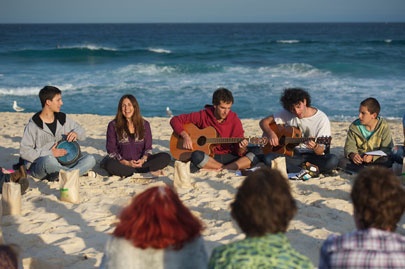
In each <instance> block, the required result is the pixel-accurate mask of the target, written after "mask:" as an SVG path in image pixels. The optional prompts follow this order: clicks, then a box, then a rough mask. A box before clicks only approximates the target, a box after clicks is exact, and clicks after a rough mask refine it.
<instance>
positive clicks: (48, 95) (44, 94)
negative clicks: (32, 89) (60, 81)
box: [39, 86, 62, 107]
mask: <svg viewBox="0 0 405 269" xmlns="http://www.w3.org/2000/svg"><path fill="white" fill-rule="evenodd" d="M58 94H62V91H61V90H59V89H58V88H56V87H54V86H45V87H43V88H42V89H41V90H40V91H39V100H40V101H41V106H42V107H45V104H46V101H47V100H51V101H52V99H53V98H54V97H55V95H58Z"/></svg>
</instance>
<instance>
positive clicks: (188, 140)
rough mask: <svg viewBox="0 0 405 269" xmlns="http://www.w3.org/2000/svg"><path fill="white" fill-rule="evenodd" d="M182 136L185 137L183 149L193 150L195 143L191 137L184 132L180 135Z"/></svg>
mask: <svg viewBox="0 0 405 269" xmlns="http://www.w3.org/2000/svg"><path fill="white" fill-rule="evenodd" d="M180 136H181V137H183V148H184V149H188V150H193V141H192V140H191V137H190V135H189V134H188V133H187V132H186V131H183V132H181V133H180Z"/></svg>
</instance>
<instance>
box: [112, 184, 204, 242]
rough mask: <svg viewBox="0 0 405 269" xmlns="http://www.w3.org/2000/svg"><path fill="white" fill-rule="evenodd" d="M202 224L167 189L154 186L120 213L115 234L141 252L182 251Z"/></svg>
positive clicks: (197, 234)
mask: <svg viewBox="0 0 405 269" xmlns="http://www.w3.org/2000/svg"><path fill="white" fill-rule="evenodd" d="M202 230H203V225H202V223H201V221H200V220H199V219H198V218H197V217H195V216H194V215H193V214H192V213H191V211H190V210H189V209H188V208H187V207H186V206H185V205H184V204H183V203H182V202H181V200H180V198H179V197H178V195H177V194H176V193H175V192H174V191H173V190H172V189H171V188H170V187H168V186H160V187H151V188H149V189H147V190H145V191H144V192H142V193H140V194H139V195H137V196H135V197H134V198H133V199H132V202H131V204H130V205H128V206H127V207H125V208H124V209H123V211H122V212H121V214H120V217H119V223H118V225H117V227H116V228H115V230H114V232H113V235H114V236H116V237H123V238H125V239H126V240H129V241H131V242H132V244H133V245H134V246H135V247H139V248H142V249H145V248H149V247H151V248H155V249H163V248H167V247H169V246H171V247H173V248H174V249H181V248H182V247H183V244H184V243H185V242H187V241H190V240H191V239H193V238H195V237H197V236H199V235H201V232H202Z"/></svg>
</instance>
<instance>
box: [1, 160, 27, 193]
mask: <svg viewBox="0 0 405 269" xmlns="http://www.w3.org/2000/svg"><path fill="white" fill-rule="evenodd" d="M6 182H15V183H18V184H20V185H21V194H25V192H26V191H27V189H28V187H29V181H28V178H27V171H26V170H25V167H24V166H23V165H21V166H20V168H19V169H18V170H17V171H14V172H12V173H8V171H5V170H4V169H3V168H2V167H0V193H2V190H3V184H4V183H6Z"/></svg>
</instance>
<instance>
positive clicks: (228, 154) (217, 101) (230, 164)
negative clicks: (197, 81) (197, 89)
mask: <svg viewBox="0 0 405 269" xmlns="http://www.w3.org/2000/svg"><path fill="white" fill-rule="evenodd" d="M233 102H234V99H233V95H232V93H231V92H230V91H229V90H227V89H225V88H219V89H217V90H216V91H215V92H214V94H213V97H212V105H206V106H205V107H204V109H203V110H200V111H198V112H192V113H189V114H181V115H178V116H174V117H173V118H172V119H171V120H170V125H171V126H172V128H173V131H174V134H175V135H177V136H179V137H180V138H181V139H182V145H180V147H181V148H183V149H187V150H189V158H188V159H190V160H191V162H192V163H193V164H194V165H195V166H197V167H198V168H205V169H214V170H220V169H229V170H239V169H246V168H249V167H251V165H252V164H255V163H257V162H258V158H257V157H256V155H255V154H254V153H252V152H247V146H248V141H247V139H242V140H241V141H240V142H238V143H224V144H213V145H212V147H211V152H212V154H211V155H209V154H207V153H205V152H204V151H202V150H195V149H194V147H193V139H192V137H191V135H190V134H189V133H188V132H187V131H186V130H185V128H184V127H185V125H187V124H189V123H192V124H194V125H195V126H196V127H197V128H199V129H204V128H207V129H209V128H211V127H213V128H214V129H215V131H216V134H218V135H219V136H220V137H221V138H226V137H229V138H243V135H244V130H243V127H242V122H241V120H240V119H239V117H238V116H237V114H236V113H235V112H233V111H231V107H232V105H233Z"/></svg>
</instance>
